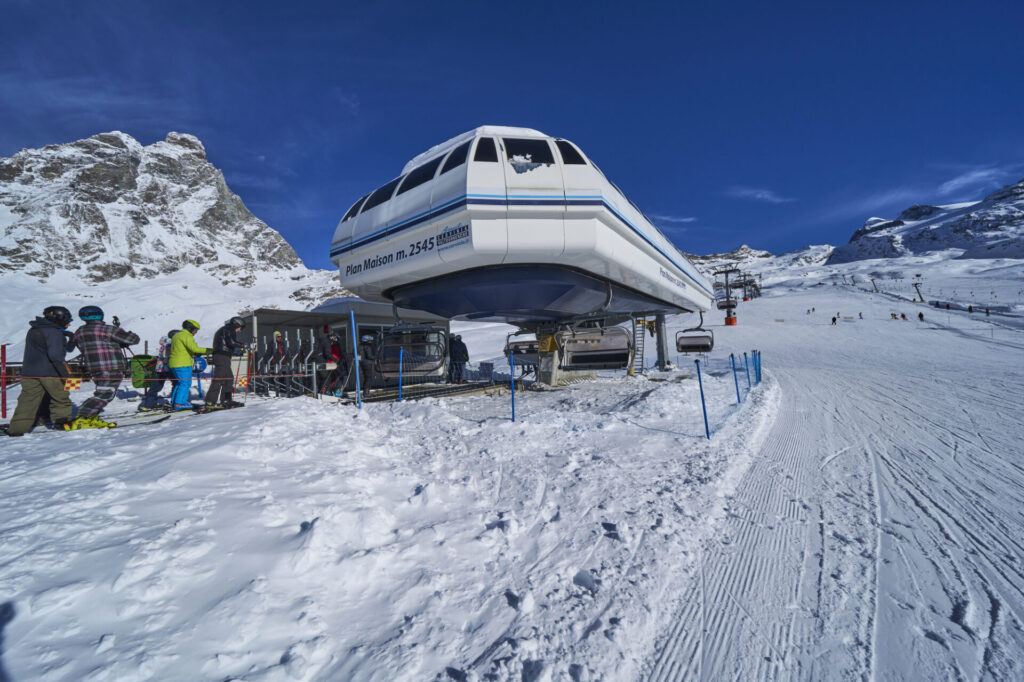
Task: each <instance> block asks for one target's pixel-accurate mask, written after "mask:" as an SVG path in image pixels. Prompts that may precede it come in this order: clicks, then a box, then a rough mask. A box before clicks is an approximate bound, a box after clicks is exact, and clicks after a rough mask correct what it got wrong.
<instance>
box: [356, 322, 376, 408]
mask: <svg viewBox="0 0 1024 682" xmlns="http://www.w3.org/2000/svg"><path fill="white" fill-rule="evenodd" d="M376 364H377V337H376V336H374V335H373V334H363V335H362V336H361V337H359V378H360V381H361V383H362V389H363V398H366V396H367V395H369V392H370V384H371V383H372V382H373V380H374V378H375V370H376Z"/></svg>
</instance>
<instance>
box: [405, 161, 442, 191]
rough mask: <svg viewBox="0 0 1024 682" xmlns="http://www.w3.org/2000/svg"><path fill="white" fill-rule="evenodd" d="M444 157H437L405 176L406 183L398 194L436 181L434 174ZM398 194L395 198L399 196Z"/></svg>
mask: <svg viewBox="0 0 1024 682" xmlns="http://www.w3.org/2000/svg"><path fill="white" fill-rule="evenodd" d="M442 158H444V157H441V156H439V157H437V158H436V159H434V160H433V161H427V162H426V163H425V164H423V165H422V166H417V167H416V168H413V169H412V170H411V171H409V174H408V175H406V176H405V182H403V183H402V186H401V187H399V188H398V194H401V193H402V192H408V191H409V190H411V189H412V188H413V187H419V186H420V185H422V184H423V183H424V182H427V181H429V180H433V179H434V173H435V172H437V167H438V166H440V165H441V159H442ZM398 194H396V195H395V196H398Z"/></svg>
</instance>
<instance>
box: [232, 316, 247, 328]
mask: <svg viewBox="0 0 1024 682" xmlns="http://www.w3.org/2000/svg"><path fill="white" fill-rule="evenodd" d="M228 324H230V325H231V326H232V327H245V320H243V319H242V318H240V317H239V316H238V315H235V316H234V317H232V318H231V319H230V320H228Z"/></svg>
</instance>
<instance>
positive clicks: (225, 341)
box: [206, 317, 245, 408]
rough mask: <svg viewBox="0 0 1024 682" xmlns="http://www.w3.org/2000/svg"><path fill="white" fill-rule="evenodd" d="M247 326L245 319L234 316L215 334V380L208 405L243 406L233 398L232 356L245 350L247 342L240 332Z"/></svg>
mask: <svg viewBox="0 0 1024 682" xmlns="http://www.w3.org/2000/svg"><path fill="white" fill-rule="evenodd" d="M244 328H245V320H243V319H242V318H241V317H232V318H231V319H230V320H228V321H227V322H225V323H224V326H222V327H221V328H220V329H218V330H217V331H216V332H215V333H214V335H213V380H212V381H211V382H210V390H209V391H207V392H206V406H207V407H208V408H209V407H241V406H242V405H243V403H240V402H236V401H234V400H232V399H231V394H232V392H233V391H234V388H235V375H234V373H233V372H232V371H231V358H233V357H235V356H237V355H241V354H242V353H244V352H245V344H244V343H242V341H241V340H239V338H238V333H239V332H241V331H242V329H244Z"/></svg>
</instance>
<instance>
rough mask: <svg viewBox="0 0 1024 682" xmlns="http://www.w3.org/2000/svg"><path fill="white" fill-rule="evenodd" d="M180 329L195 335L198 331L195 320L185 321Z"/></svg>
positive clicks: (197, 324)
mask: <svg viewBox="0 0 1024 682" xmlns="http://www.w3.org/2000/svg"><path fill="white" fill-rule="evenodd" d="M181 328H182V329H184V330H185V331H187V332H192V333H193V334H195V333H196V332H197V331H199V323H198V322H196V321H195V320H185V321H184V322H182V323H181Z"/></svg>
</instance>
